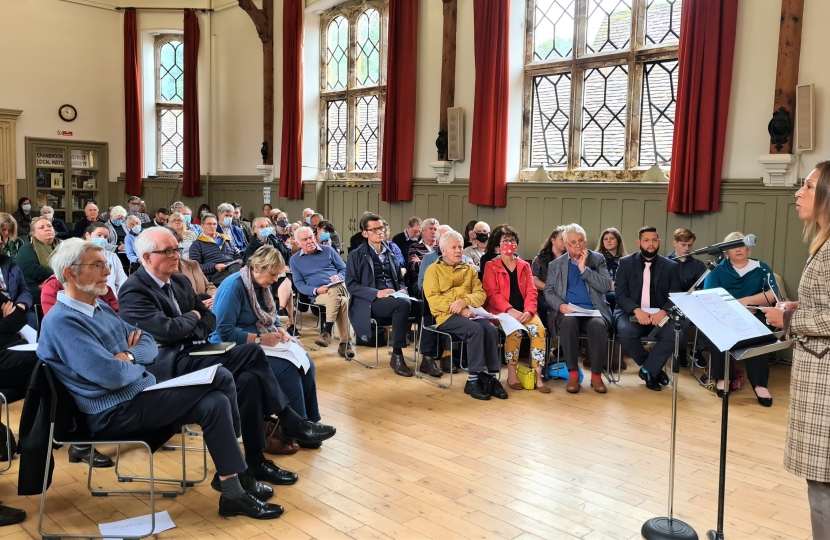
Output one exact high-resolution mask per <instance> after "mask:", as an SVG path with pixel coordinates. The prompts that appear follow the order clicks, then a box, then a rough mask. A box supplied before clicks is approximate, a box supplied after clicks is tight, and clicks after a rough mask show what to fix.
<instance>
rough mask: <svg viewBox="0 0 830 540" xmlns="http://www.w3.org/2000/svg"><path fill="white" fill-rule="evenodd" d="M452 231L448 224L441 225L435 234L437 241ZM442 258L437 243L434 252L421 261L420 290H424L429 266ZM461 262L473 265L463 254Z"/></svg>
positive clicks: (419, 273) (419, 272)
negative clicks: (425, 276)
mask: <svg viewBox="0 0 830 540" xmlns="http://www.w3.org/2000/svg"><path fill="white" fill-rule="evenodd" d="M452 230H453V228H452V227H450V226H449V225H446V224H445V225H439V226H438V230H437V231H436V233H435V238H436V239H437V238H441V237H442V236H444V235H445V234H447V233H448V232H450V231H452ZM440 256H441V247H440V246H439V245H438V243H437V242H436V244H435V247H433V248H432V251H430V252H429V253H427V254H426V255H424V258H423V259H421V268H420V270H419V271H418V290H422V289H423V288H424V275H425V274H426V271H427V268H429V265H431V264H432V263H434V262H435V261H437V260H438V257H440ZM461 262H463V263H467V264H472V261H471V260H470V258H469V257H467V256H466V255H463V254H462V255H461ZM473 266H475V265H474V264H473ZM476 270H478V268H476Z"/></svg>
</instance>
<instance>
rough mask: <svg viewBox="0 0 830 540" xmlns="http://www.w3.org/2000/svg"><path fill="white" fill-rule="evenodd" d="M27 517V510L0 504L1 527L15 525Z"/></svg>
mask: <svg viewBox="0 0 830 540" xmlns="http://www.w3.org/2000/svg"><path fill="white" fill-rule="evenodd" d="M24 519H26V512H24V511H23V510H18V509H17V508H9V507H8V506H3V505H2V504H0V527H5V526H6V525H15V524H17V523H21V522H22V521H23V520H24Z"/></svg>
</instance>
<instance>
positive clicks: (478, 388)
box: [464, 379, 490, 401]
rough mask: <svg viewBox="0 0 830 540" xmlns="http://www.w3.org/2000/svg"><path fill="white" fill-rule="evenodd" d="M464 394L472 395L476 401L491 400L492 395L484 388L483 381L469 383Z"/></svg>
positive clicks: (465, 386)
mask: <svg viewBox="0 0 830 540" xmlns="http://www.w3.org/2000/svg"><path fill="white" fill-rule="evenodd" d="M464 393H465V394H470V395H471V396H472V397H473V398H475V399H481V400H484V401H487V400H488V399H490V393H489V392H488V391H487V389H486V388H485V387H484V383H483V381H482V380H481V379H478V380H476V381H467V384H465V385H464Z"/></svg>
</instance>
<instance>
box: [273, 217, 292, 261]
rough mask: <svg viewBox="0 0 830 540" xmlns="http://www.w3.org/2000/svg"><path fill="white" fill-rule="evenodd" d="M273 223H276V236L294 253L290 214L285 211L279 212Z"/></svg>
mask: <svg viewBox="0 0 830 540" xmlns="http://www.w3.org/2000/svg"><path fill="white" fill-rule="evenodd" d="M272 221H273V222H274V236H276V237H277V238H279V239H280V240H282V241H283V243H284V244H285V245H286V246H287V247H288V248H289V249H291V253H294V249H293V244H294V236H293V235H292V233H291V223H290V222H289V221H288V214H286V213H285V212H283V211H278V212H277V213H276V214H275V215H274V219H273V220H272Z"/></svg>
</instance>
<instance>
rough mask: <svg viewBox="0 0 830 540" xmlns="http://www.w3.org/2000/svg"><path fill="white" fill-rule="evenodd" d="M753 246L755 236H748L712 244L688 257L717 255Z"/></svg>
mask: <svg viewBox="0 0 830 540" xmlns="http://www.w3.org/2000/svg"><path fill="white" fill-rule="evenodd" d="M754 245H755V235H754V234H748V235H746V237H744V238H738V239H737V240H730V241H729V242H720V243H718V244H712V245H711V246H707V247H705V248H700V249H696V250H694V251H693V252H691V253H689V255H702V254H706V255H719V254H720V253H722V252H724V251H726V250H728V249H735V248H739V247H744V246H746V247H752V246H754Z"/></svg>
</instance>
